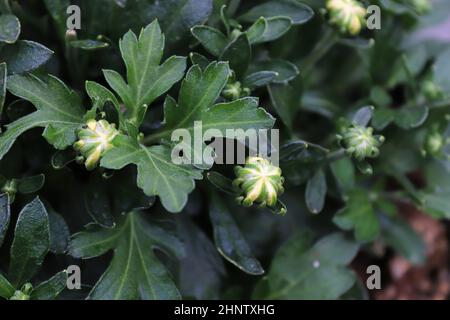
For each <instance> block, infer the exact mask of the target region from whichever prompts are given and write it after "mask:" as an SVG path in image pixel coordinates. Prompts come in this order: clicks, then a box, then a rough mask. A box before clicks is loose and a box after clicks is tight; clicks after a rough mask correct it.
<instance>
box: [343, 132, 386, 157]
mask: <svg viewBox="0 0 450 320" xmlns="http://www.w3.org/2000/svg"><path fill="white" fill-rule="evenodd" d="M337 139H338V142H339V143H340V144H341V145H342V147H343V148H345V151H346V153H347V154H348V155H349V156H353V157H354V158H355V159H357V160H358V161H362V160H364V159H365V158H375V157H377V156H378V154H379V153H380V150H379V148H380V146H381V145H382V144H383V142H384V137H383V136H374V135H373V128H371V127H367V128H366V127H363V126H360V125H355V124H353V125H351V126H350V127H348V128H346V129H344V130H343V134H342V135H337Z"/></svg>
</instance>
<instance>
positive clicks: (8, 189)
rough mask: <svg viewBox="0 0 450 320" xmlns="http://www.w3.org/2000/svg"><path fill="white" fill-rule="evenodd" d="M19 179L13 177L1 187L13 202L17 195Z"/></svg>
mask: <svg viewBox="0 0 450 320" xmlns="http://www.w3.org/2000/svg"><path fill="white" fill-rule="evenodd" d="M17 185H18V181H17V180H16V179H11V180H8V181H6V182H5V184H4V185H3V187H2V188H1V192H2V193H6V194H7V195H8V197H9V201H10V202H11V203H12V202H14V199H15V197H16V193H17Z"/></svg>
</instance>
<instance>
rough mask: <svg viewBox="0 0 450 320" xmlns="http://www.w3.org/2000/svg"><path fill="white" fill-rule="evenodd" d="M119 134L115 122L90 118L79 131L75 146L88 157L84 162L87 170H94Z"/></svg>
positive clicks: (82, 154)
mask: <svg viewBox="0 0 450 320" xmlns="http://www.w3.org/2000/svg"><path fill="white" fill-rule="evenodd" d="M118 134H119V131H118V130H117V129H116V126H115V124H110V123H108V121H106V120H99V121H96V120H89V121H88V122H87V123H86V125H85V126H83V128H82V129H80V130H79V131H78V141H77V142H75V143H74V145H73V148H74V149H75V150H76V151H78V152H79V153H80V154H81V156H83V157H84V158H85V159H86V160H85V161H84V164H85V166H86V169H87V170H93V169H94V168H95V167H96V166H97V164H98V162H99V161H100V158H101V157H102V156H103V155H104V154H105V152H106V151H108V150H110V149H111V148H112V147H113V145H112V141H113V140H114V138H115V137H116V136H117V135H118Z"/></svg>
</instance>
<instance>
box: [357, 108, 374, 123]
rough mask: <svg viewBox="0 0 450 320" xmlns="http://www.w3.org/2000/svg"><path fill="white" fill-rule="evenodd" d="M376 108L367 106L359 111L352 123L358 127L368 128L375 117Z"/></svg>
mask: <svg viewBox="0 0 450 320" xmlns="http://www.w3.org/2000/svg"><path fill="white" fill-rule="evenodd" d="M373 110H374V108H373V107H372V106H367V107H363V108H361V109H359V110H358V111H357V112H356V113H355V115H354V116H353V119H352V122H353V123H354V124H356V125H359V126H362V127H366V126H367V125H368V124H369V122H370V120H371V119H372V116H373Z"/></svg>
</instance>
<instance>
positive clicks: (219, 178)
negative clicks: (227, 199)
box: [206, 171, 239, 196]
mask: <svg viewBox="0 0 450 320" xmlns="http://www.w3.org/2000/svg"><path fill="white" fill-rule="evenodd" d="M206 178H208V181H209V182H211V183H212V184H213V185H214V186H215V187H216V188H217V189H219V190H221V191H223V192H225V193H227V194H229V195H231V196H237V195H238V194H239V190H237V188H235V187H234V186H233V180H231V179H228V178H227V177H225V176H224V175H222V174H220V173H219V172H216V171H209V172H208V173H207V174H206Z"/></svg>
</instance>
